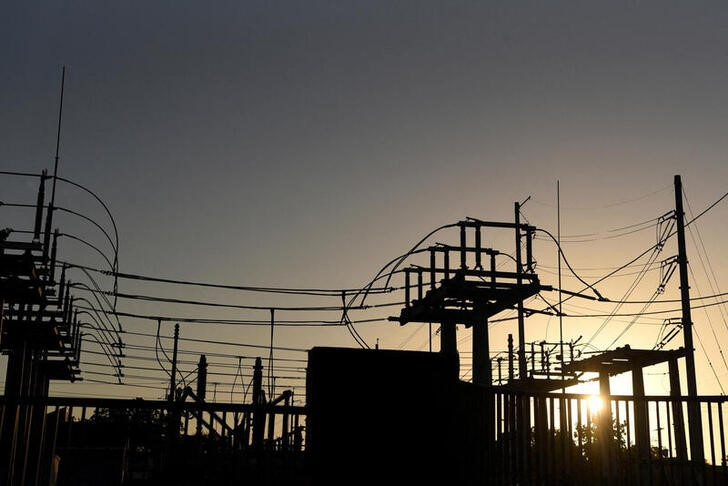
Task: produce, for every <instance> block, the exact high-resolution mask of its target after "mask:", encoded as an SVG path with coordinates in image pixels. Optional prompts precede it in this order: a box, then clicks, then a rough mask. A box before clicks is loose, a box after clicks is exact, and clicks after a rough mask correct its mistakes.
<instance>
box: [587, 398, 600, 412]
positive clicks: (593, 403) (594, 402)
mask: <svg viewBox="0 0 728 486" xmlns="http://www.w3.org/2000/svg"><path fill="white" fill-rule="evenodd" d="M587 400H588V403H589V409H590V410H591V412H592V413H599V412H600V411H601V409H602V407H603V406H604V401H603V400H602V397H601V396H599V395H592V396H590V397H589V398H588V399H587Z"/></svg>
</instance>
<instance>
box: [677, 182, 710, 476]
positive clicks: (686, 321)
mask: <svg viewBox="0 0 728 486" xmlns="http://www.w3.org/2000/svg"><path fill="white" fill-rule="evenodd" d="M675 219H676V223H677V252H678V254H677V260H678V265H679V267H680V299H681V302H682V324H683V337H684V339H685V353H686V354H685V373H686V375H687V385H688V397H690V398H693V399H694V398H695V397H697V395H698V386H697V383H696V380H695V353H694V351H695V348H694V345H693V320H692V316H691V315H690V285H689V283H688V257H687V251H686V250H685V214H684V212H683V198H682V180H681V179H680V176H679V175H676V176H675ZM688 420H689V424H690V453H691V457H692V459H693V460H694V461H696V462H699V463H700V464H702V463H703V459H704V453H703V427H702V424H701V418H700V404H699V403H698V402H697V401H695V400H693V401H689V402H688Z"/></svg>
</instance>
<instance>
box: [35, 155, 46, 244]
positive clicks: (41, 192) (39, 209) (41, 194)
mask: <svg viewBox="0 0 728 486" xmlns="http://www.w3.org/2000/svg"><path fill="white" fill-rule="evenodd" d="M47 174H48V173H47V172H46V170H45V169H43V172H41V175H40V187H38V201H37V203H36V206H35V225H34V226H33V240H34V241H40V227H41V224H42V222H43V205H44V204H45V180H46V177H47Z"/></svg>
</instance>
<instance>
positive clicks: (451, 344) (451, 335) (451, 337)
mask: <svg viewBox="0 0 728 486" xmlns="http://www.w3.org/2000/svg"><path fill="white" fill-rule="evenodd" d="M440 352H441V353H449V354H457V352H458V344H457V326H456V324H455V323H454V322H452V321H444V322H441V323H440Z"/></svg>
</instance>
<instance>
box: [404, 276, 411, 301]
mask: <svg viewBox="0 0 728 486" xmlns="http://www.w3.org/2000/svg"><path fill="white" fill-rule="evenodd" d="M404 306H405V307H409V306H410V269H409V268H406V269H405V270H404Z"/></svg>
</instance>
